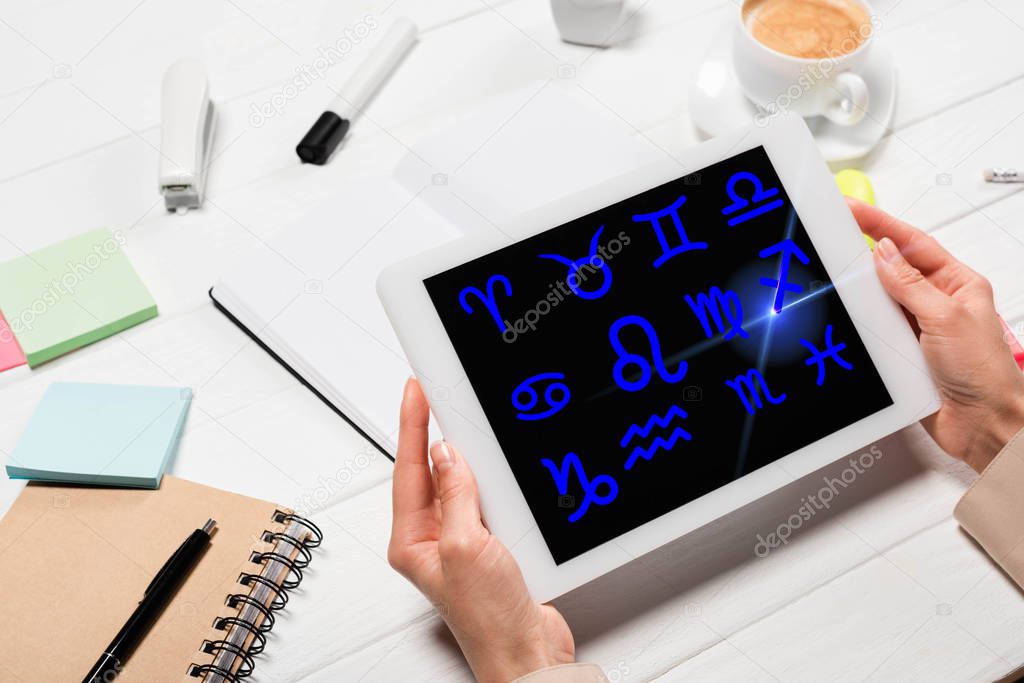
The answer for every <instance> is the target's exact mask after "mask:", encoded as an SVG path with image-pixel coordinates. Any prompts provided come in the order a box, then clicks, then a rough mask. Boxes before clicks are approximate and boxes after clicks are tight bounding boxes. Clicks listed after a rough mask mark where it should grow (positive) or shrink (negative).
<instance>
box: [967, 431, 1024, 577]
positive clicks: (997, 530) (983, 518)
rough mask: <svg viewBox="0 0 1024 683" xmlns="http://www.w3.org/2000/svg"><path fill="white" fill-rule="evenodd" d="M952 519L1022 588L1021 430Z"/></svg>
mask: <svg viewBox="0 0 1024 683" xmlns="http://www.w3.org/2000/svg"><path fill="white" fill-rule="evenodd" d="M953 516H954V517H956V519H957V521H958V522H960V526H962V527H963V528H964V529H965V530H966V531H967V533H969V534H970V535H971V536H973V537H974V540H976V541H977V542H978V543H980V544H981V547H983V548H984V549H985V552H987V553H988V554H989V555H991V556H992V559H993V560H995V561H996V562H997V563H998V564H999V566H1000V567H1002V568H1003V570H1004V571H1006V573H1007V574H1009V575H1010V578H1012V579H1013V580H1014V581H1016V582H1017V585H1019V586H1021V587H1022V588H1024V429H1022V430H1021V431H1019V432H1017V435H1016V436H1014V437H1013V438H1012V439H1010V442H1009V443H1008V444H1006V446H1005V447H1004V448H1003V450H1002V451H1000V453H999V455H997V456H996V459H995V460H993V461H992V462H991V463H989V466H988V467H986V468H985V471H984V472H982V473H981V476H980V477H978V480H977V481H975V482H974V485H972V486H971V488H969V489H968V490H967V493H966V494H964V497H963V498H961V499H960V502H959V504H957V506H956V510H954V512H953Z"/></svg>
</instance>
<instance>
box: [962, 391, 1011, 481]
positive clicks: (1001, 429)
mask: <svg viewBox="0 0 1024 683" xmlns="http://www.w3.org/2000/svg"><path fill="white" fill-rule="evenodd" d="M1007 398H1008V399H1009V400H1008V401H1007V403H1006V404H1005V405H1004V406H1002V407H1001V408H998V409H996V410H995V411H993V412H992V414H991V415H990V419H989V420H988V421H987V424H985V425H984V426H983V428H982V429H980V430H979V432H978V438H977V439H976V440H975V442H974V444H973V446H974V447H973V448H972V449H971V450H970V452H969V453H967V454H966V456H965V457H964V460H965V461H966V462H967V464H968V465H970V466H971V468H972V469H974V470H975V471H976V472H979V473H980V472H983V471H984V470H985V468H986V467H988V465H989V463H991V462H992V461H993V460H995V458H996V456H997V455H999V452H1000V451H1002V450H1003V447H1004V446H1006V444H1007V443H1009V442H1010V439H1012V438H1013V437H1014V436H1016V434H1017V432H1019V431H1020V430H1021V429H1024V393H1020V392H1017V393H1014V394H1013V395H1012V396H1009V397H1007Z"/></svg>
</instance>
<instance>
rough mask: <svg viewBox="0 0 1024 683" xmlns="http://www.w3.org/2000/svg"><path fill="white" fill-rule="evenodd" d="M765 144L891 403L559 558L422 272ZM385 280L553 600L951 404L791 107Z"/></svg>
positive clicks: (451, 433) (442, 403) (505, 521)
mask: <svg viewBox="0 0 1024 683" xmlns="http://www.w3.org/2000/svg"><path fill="white" fill-rule="evenodd" d="M758 146H763V147H764V149H765V151H766V152H767V154H768V156H769V158H770V160H771V162H772V165H773V166H774V167H775V170H776V172H777V173H778V176H779V178H780V180H781V181H782V184H783V186H784V187H785V189H786V192H787V193H788V195H789V198H790V201H791V202H792V205H793V207H794V208H795V209H796V212H797V214H798V215H799V216H800V219H801V222H802V223H803V225H804V228H805V229H806V230H807V233H808V235H809V236H810V238H811V241H812V242H813V243H814V247H815V249H816V250H817V252H818V255H819V256H820V258H821V260H822V263H823V264H824V266H825V268H826V270H827V271H828V273H829V276H830V278H831V279H832V280H833V282H834V283H835V286H836V289H837V290H838V292H839V294H840V296H841V297H842V299H843V302H844V304H845V306H846V308H847V310H848V311H849V313H850V316H851V318H852V319H853V322H854V325H855V326H856V328H857V331H858V332H859V333H860V336H861V338H862V340H863V342H864V344H865V346H866V347H867V350H868V353H869V354H870V355H871V358H872V359H873V360H874V362H875V365H876V367H877V369H878V372H879V374H880V375H881V377H882V379H883V381H884V383H885V386H886V388H887V389H888V390H889V393H890V395H891V396H892V399H893V405H891V406H889V407H888V408H885V409H883V410H881V411H880V412H878V413H875V414H874V415H871V416H869V417H866V418H864V419H862V420H859V421H858V422H855V423H853V424H851V425H849V426H847V427H845V428H844V429H841V430H839V431H837V432H834V433H832V434H830V435H829V436H826V437H824V438H822V439H819V440H818V441H816V442H814V443H811V444H809V445H807V446H805V447H803V448H801V449H799V450H797V451H794V452H793V453H790V454H789V455H786V456H785V457H783V458H781V459H779V460H777V461H775V462H774V463H772V464H770V465H768V466H766V467H763V468H761V469H759V470H756V471H754V472H751V473H749V474H747V475H745V476H743V477H741V478H740V479H737V480H735V481H733V482H730V483H729V484H726V485H725V486H722V487H721V488H718V489H716V490H714V491H712V492H710V493H708V494H706V495H704V496H701V497H700V498H698V499H696V500H693V501H691V502H689V503H687V504H685V505H683V506H681V507H679V508H676V509H675V510H672V511H671V512H668V513H666V514H664V515H662V516H661V517H658V518H656V519H654V520H651V521H649V522H647V523H645V524H643V525H641V526H639V527H637V528H636V529H634V530H633V531H630V532H627V533H625V534H623V535H621V536H618V537H616V538H615V539H613V540H611V541H608V542H606V543H603V544H602V545H600V546H598V547H596V548H594V549H592V550H589V551H587V552H586V553H584V554H582V555H579V556H577V557H575V558H573V559H572V560H569V561H567V562H565V563H563V564H561V565H556V564H555V563H554V560H553V559H552V557H551V554H550V552H549V551H548V548H547V545H546V544H545V542H544V539H543V537H542V536H541V534H540V531H539V529H538V527H537V525H536V523H535V522H534V519H533V515H532V513H531V512H530V508H529V506H528V505H527V503H526V499H525V498H524V497H523V495H522V493H521V491H520V489H519V487H518V485H517V483H516V480H515V477H514V476H513V474H512V471H511V469H510V468H509V466H508V463H507V461H506V459H505V456H504V455H503V453H502V451H501V448H500V446H499V444H498V442H497V439H496V438H495V436H494V434H493V432H492V430H491V428H490V425H489V422H488V420H487V418H486V416H485V415H484V412H483V409H482V408H481V406H480V403H479V401H478V400H477V398H476V395H475V394H474V392H473V389H472V387H471V385H470V383H469V381H468V380H467V378H466V374H465V372H464V371H463V368H462V364H461V362H460V361H459V358H458V355H457V354H456V352H455V349H454V348H453V346H452V344H451V341H450V340H449V338H448V335H447V333H446V332H445V330H444V326H443V325H442V323H441V319H440V317H439V316H438V314H437V311H436V309H435V308H434V305H433V303H432V302H431V300H430V297H429V296H428V294H427V290H426V287H425V286H424V285H423V280H424V279H425V278H428V277H430V276H432V275H435V274H437V273H441V272H444V271H446V270H448V269H450V268H454V267H456V266H458V265H460V264H462V263H465V262H466V261H469V260H471V259H474V258H477V257H479V256H483V255H485V254H488V253H490V252H492V251H494V250H496V249H500V248H501V247H504V246H507V245H508V244H510V243H512V242H514V241H519V240H521V239H523V238H525V237H528V236H530V235H533V234H536V233H539V232H543V231H545V230H549V229H551V228H555V227H557V226H560V225H562V224H564V223H566V222H568V221H570V220H572V219H574V218H578V217H579V216H581V215H585V214H588V213H590V212H592V211H595V210H598V209H601V208H603V207H606V206H609V205H611V204H614V203H615V202H617V201H620V200H623V199H626V198H629V197H632V196H634V195H637V194H639V193H641V192H643V191H644V190H647V189H649V188H652V187H656V186H658V185H661V184H663V183H665V182H668V181H670V180H673V179H676V178H680V177H682V176H685V175H689V174H690V173H695V172H698V171H700V170H701V169H703V168H705V167H707V166H710V165H712V164H714V163H716V162H719V161H721V160H723V159H727V158H729V157H732V156H735V155H737V154H740V153H742V152H745V151H747V150H749V149H752V148H755V147H758ZM377 289H378V293H379V294H380V297H381V300H382V301H383V303H384V307H385V309H386V310H387V313H388V317H389V318H390V319H391V322H392V324H393V325H394V327H395V331H396V333H397V335H398V338H399V340H400V341H401V343H402V346H403V348H404V349H405V352H406V354H407V356H408V357H409V360H410V362H411V364H412V366H413V368H414V369H415V372H416V375H417V377H418V378H419V380H420V382H421V383H422V385H423V387H424V390H425V392H426V394H427V397H428V399H429V400H430V404H431V409H432V410H433V412H434V414H435V416H436V418H437V421H438V424H439V425H440V427H441V430H442V432H443V433H444V435H445V438H446V439H448V440H449V441H451V442H452V443H453V444H455V445H456V446H457V447H458V448H459V451H460V453H462V454H463V455H464V457H465V458H466V460H467V461H468V462H469V463H470V465H471V466H472V468H473V471H474V472H475V474H476V478H477V481H478V483H479V487H480V499H481V505H482V508H483V514H484V518H485V519H486V521H487V524H488V526H489V528H490V529H491V531H492V532H493V533H494V534H496V535H497V536H498V538H499V539H501V540H502V542H504V543H505V545H506V546H508V548H509V550H510V551H511V552H512V554H513V555H514V556H515V558H516V560H517V561H518V562H519V566H520V567H521V568H522V571H523V575H524V576H525V578H526V583H527V585H528V587H529V589H530V592H531V594H532V595H533V596H534V597H535V598H536V599H538V600H542V601H546V600H549V599H551V598H554V597H556V596H558V595H561V594H563V593H565V592H567V591H569V590H571V589H573V588H575V587H576V586H579V585H582V584H583V583H586V582H587V581H590V580H592V579H594V578H596V577H598V576H600V575H601V574H604V573H606V572H608V571H610V570H612V569H615V568H616V567H618V566H620V565H622V564H625V563H626V562H628V561H630V560H632V559H635V558H636V557H639V556H640V555H642V554H644V553H646V552H649V551H651V550H653V549H655V548H657V547H659V546H661V545H663V544H665V543H668V542H669V541H672V540H674V539H676V538H678V537H680V536H682V535H684V534H686V533H688V532H690V531H692V530H694V529H697V528H699V527H701V526H703V525H705V524H707V523H709V522H711V521H712V520H714V519H716V518H718V517H721V516H723V515H725V514H726V513H728V512H730V511H732V510H735V509H737V508H738V507H741V506H743V505H745V504H747V503H750V502H753V501H754V500H756V499H758V498H759V497H761V496H764V495H766V494H768V493H770V492H771V491H774V490H776V489H778V488H780V487H781V486H783V485H785V484H788V483H790V482H791V481H792V480H794V479H796V478H798V477H801V476H804V475H806V474H809V473H811V472H813V471H815V470H818V469H820V468H822V467H825V466H826V465H829V464H830V463H832V462H835V461H836V460H837V459H839V458H841V457H842V456H844V455H847V454H850V453H852V452H854V451H855V450H856V449H859V448H861V447H864V446H865V445H867V444H870V443H871V442H872V441H875V440H877V439H880V438H882V437H884V436H886V435H888V434H891V433H893V432H895V431H897V430H899V429H901V428H903V427H905V426H907V425H909V424H911V423H913V422H915V421H917V420H919V419H921V418H922V417H924V416H926V415H929V414H931V413H933V412H935V410H937V409H938V406H939V396H938V393H937V391H936V389H935V385H934V383H933V381H932V379H931V375H930V373H929V371H928V369H927V365H926V364H925V361H924V358H923V356H922V354H921V350H920V347H919V345H918V343H917V340H916V339H915V337H914V334H913V332H912V330H911V329H910V326H909V325H908V324H907V321H906V319H905V318H904V316H903V313H902V311H901V310H900V308H899V306H898V305H897V304H896V303H895V302H893V301H892V300H891V299H890V298H889V297H888V296H887V295H886V293H885V291H884V290H883V289H882V286H881V283H880V282H879V280H878V278H877V276H876V275H875V270H874V265H873V263H872V259H871V254H870V251H869V250H868V248H867V244H866V243H865V241H864V239H863V238H862V236H861V234H860V230H859V229H858V227H857V224H856V222H855V221H854V219H853V216H852V214H851V213H850V211H849V209H848V208H847V206H846V204H845V202H844V200H843V198H842V196H841V195H840V193H839V191H838V189H837V188H836V185H835V182H834V180H833V178H832V175H831V173H830V172H829V169H828V167H827V166H826V164H825V162H824V160H823V159H822V157H821V154H820V153H819V152H818V149H817V147H816V146H815V144H814V140H813V139H812V137H811V135H810V132H809V131H808V129H807V126H806V125H805V124H804V122H803V120H802V119H800V118H799V117H796V116H789V115H786V116H779V117H776V118H775V119H774V120H772V121H771V122H770V123H769V124H768V125H767V126H764V127H753V126H752V127H750V128H747V129H743V130H740V131H737V132H735V133H732V134H729V135H725V136H722V137H719V138H715V139H713V140H709V141H708V142H705V143H703V144H701V145H698V146H697V147H694V148H692V149H690V150H688V151H687V152H686V153H685V154H684V155H682V156H677V157H676V158H672V159H666V161H665V162H664V163H658V164H655V165H653V166H649V167H645V168H643V169H640V170H638V171H633V172H631V173H629V174H626V175H623V176H621V177H619V178H616V179H613V180H611V181H609V182H607V183H602V184H601V185H598V186H595V187H593V188H590V189H588V190H586V191H584V192H581V193H578V194H575V195H572V196H568V197H566V198H564V199H563V200H561V201H558V202H555V203H553V204H550V205H548V206H545V207H543V208H541V209H538V210H536V211H533V212H531V213H530V214H528V215H526V216H523V217H522V218H521V219H520V220H518V221H516V222H515V223H514V224H512V225H502V226H498V230H496V231H494V232H493V233H492V235H491V236H474V237H467V238H463V239H460V240H457V241H455V242H453V243H449V244H446V245H444V246H443V247H440V248H438V249H435V250H432V251H430V252H427V253H425V254H422V255H420V256H418V257H415V258H412V259H410V260H407V261H404V262H402V263H399V264H396V265H394V266H391V267H390V268H388V269H387V270H385V271H384V273H382V274H381V276H380V278H379V280H378V284H377ZM510 391H511V388H510ZM547 455H548V456H549V457H555V456H561V455H564V454H547ZM752 547H753V546H752Z"/></svg>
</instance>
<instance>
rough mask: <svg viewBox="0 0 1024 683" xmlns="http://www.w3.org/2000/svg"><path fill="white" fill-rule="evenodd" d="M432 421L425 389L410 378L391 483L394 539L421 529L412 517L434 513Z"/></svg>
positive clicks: (407, 384) (407, 383) (403, 399)
mask: <svg viewBox="0 0 1024 683" xmlns="http://www.w3.org/2000/svg"><path fill="white" fill-rule="evenodd" d="M429 420H430V408H429V406H428V405H427V399H426V398H425V397H424V396H423V390H422V389H420V385H419V382H417V381H416V380H415V379H413V378H409V381H408V382H406V383H405V392H404V393H403V395H402V412H401V418H400V426H399V431H398V455H397V457H396V458H395V473H394V479H393V481H392V494H391V503H392V510H393V513H394V519H393V527H392V536H393V537H395V536H400V535H401V534H404V533H405V532H407V531H409V530H411V529H416V528H422V525H418V524H415V520H414V519H413V518H414V517H415V516H416V515H417V514H418V513H422V512H424V511H432V510H433V505H434V486H433V482H432V480H431V477H430V465H429V464H428V463H427V441H428V432H427V429H428V426H427V425H428V424H429ZM406 540H418V539H406Z"/></svg>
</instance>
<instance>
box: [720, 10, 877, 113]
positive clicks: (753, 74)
mask: <svg viewBox="0 0 1024 683" xmlns="http://www.w3.org/2000/svg"><path fill="white" fill-rule="evenodd" d="M823 1H827V0H823ZM851 1H854V2H856V3H857V4H859V5H861V6H862V7H863V9H864V10H865V11H866V13H867V16H869V17H871V23H872V25H869V26H863V27H860V29H859V32H860V33H859V36H851V37H850V38H849V39H850V40H851V41H854V42H856V41H858V40H859V41H860V45H859V46H857V47H856V48H855V49H852V50H847V51H845V53H843V52H842V51H839V53H838V54H834V55H828V56H822V57H810V58H806V57H795V56H793V55H789V54H786V53H784V52H779V51H777V50H774V49H772V48H770V47H768V46H767V45H765V44H764V43H762V42H761V41H759V40H758V39H757V38H755V37H754V35H753V34H752V33H751V31H750V29H749V28H748V26H747V24H746V22H745V21H744V12H743V8H742V7H741V9H740V11H739V12H738V13H737V17H736V29H735V37H734V39H733V49H732V53H733V65H734V68H735V71H736V77H737V79H738V80H739V83H740V87H741V88H742V89H743V92H744V93H745V94H746V96H747V97H748V98H749V99H750V100H751V101H752V102H753V103H754V104H755V105H757V106H758V107H760V108H761V109H762V111H763V112H764V113H767V114H768V115H774V114H776V113H778V112H779V111H785V110H788V111H792V112H795V113H797V114H799V115H801V116H804V117H810V116H824V117H825V118H827V119H828V120H829V121H832V122H833V123H836V124H839V125H842V126H852V125H856V124H857V123H860V121H861V120H862V119H863V118H864V115H865V114H866V113H867V111H868V107H869V106H870V101H869V97H868V86H867V83H865V81H864V78H863V76H861V75H860V72H861V71H862V70H863V68H864V65H865V64H866V62H867V58H868V54H869V51H870V50H871V45H872V43H873V42H874V36H875V31H874V26H873V24H874V16H875V15H874V13H873V12H872V10H871V7H870V6H869V5H868V4H867V3H866V2H863V0H851ZM749 2H750V0H747V2H745V3H743V5H744V6H746V5H747V4H748V3H749Z"/></svg>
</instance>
